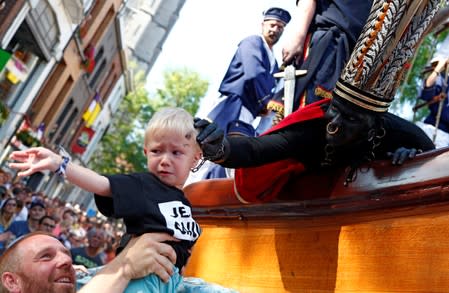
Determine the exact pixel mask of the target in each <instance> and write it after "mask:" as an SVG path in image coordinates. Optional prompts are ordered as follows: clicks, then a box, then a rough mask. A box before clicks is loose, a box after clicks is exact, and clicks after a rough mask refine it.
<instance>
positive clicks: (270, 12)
mask: <svg viewBox="0 0 449 293" xmlns="http://www.w3.org/2000/svg"><path fill="white" fill-rule="evenodd" d="M291 18H292V17H291V16H290V13H288V11H287V10H285V9H282V8H279V7H271V8H269V9H267V10H265V11H264V12H263V20H269V19H275V20H280V21H282V22H283V23H285V24H287V23H288V22H289V21H290V19H291Z"/></svg>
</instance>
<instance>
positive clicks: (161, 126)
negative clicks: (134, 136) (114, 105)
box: [144, 108, 200, 150]
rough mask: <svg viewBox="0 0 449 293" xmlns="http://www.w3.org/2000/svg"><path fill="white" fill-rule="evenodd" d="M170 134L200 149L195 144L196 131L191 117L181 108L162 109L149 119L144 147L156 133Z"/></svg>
mask: <svg viewBox="0 0 449 293" xmlns="http://www.w3.org/2000/svg"><path fill="white" fill-rule="evenodd" d="M161 132H171V133H173V132H174V133H176V134H179V135H180V136H183V137H185V138H186V139H187V140H189V141H192V142H193V145H194V146H196V147H197V148H198V150H199V149H200V147H199V145H198V144H197V143H196V136H197V134H198V132H197V130H196V129H195V128H194V127H193V117H192V115H190V113H189V112H187V111H186V110H184V109H182V108H162V109H160V110H159V111H157V112H156V113H154V114H153V117H151V119H150V122H148V126H147V128H146V130H145V138H144V145H145V146H146V145H147V144H148V142H149V141H150V140H151V137H152V136H154V135H155V134H157V133H161Z"/></svg>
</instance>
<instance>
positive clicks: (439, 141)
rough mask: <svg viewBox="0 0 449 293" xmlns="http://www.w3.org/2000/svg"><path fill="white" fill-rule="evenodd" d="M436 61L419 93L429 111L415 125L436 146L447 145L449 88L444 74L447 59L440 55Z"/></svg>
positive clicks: (448, 134)
mask: <svg viewBox="0 0 449 293" xmlns="http://www.w3.org/2000/svg"><path fill="white" fill-rule="evenodd" d="M436 61H437V64H436V66H435V68H434V70H433V71H432V72H431V73H430V74H429V76H428V77H427V78H426V80H425V81H424V87H423V89H422V90H421V93H420V95H419V98H420V99H422V100H424V101H426V102H427V104H428V107H429V111H430V112H429V115H428V116H427V117H426V119H425V120H424V123H422V122H418V123H417V125H418V126H420V127H421V128H422V129H423V130H424V131H425V132H426V134H427V135H428V136H429V137H430V138H432V139H433V140H434V142H435V145H436V146H437V147H445V146H448V145H449V103H448V99H447V93H448V92H449V88H448V86H447V84H448V77H447V76H446V66H447V62H448V59H447V58H443V57H440V58H437V60H436ZM436 128H437V129H438V130H436Z"/></svg>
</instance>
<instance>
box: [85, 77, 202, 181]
mask: <svg viewBox="0 0 449 293" xmlns="http://www.w3.org/2000/svg"><path fill="white" fill-rule="evenodd" d="M135 83H136V89H135V91H133V92H131V93H129V94H128V95H126V96H125V97H124V98H123V100H122V101H121V103H120V106H119V109H118V111H117V113H116V115H114V117H113V119H112V122H111V125H110V126H109V128H108V130H107V132H106V134H105V135H104V136H103V138H102V140H101V143H100V145H99V147H98V149H97V151H96V152H95V154H94V155H93V156H92V158H91V160H90V162H89V166H90V167H91V168H92V169H94V170H96V171H97V172H100V173H107V174H116V173H129V172H143V171H145V170H146V169H147V168H146V159H145V156H144V154H143V146H142V142H143V134H144V130H145V127H146V124H147V123H148V121H149V119H150V118H151V116H152V114H153V113H154V112H155V111H157V110H158V109H159V108H161V107H166V106H172V107H182V108H184V109H186V110H187V111H189V112H190V113H191V114H192V115H194V114H195V113H196V111H197V110H198V107H199V101H200V99H201V98H202V97H203V96H204V95H205V93H206V91H207V88H208V82H207V81H205V80H203V79H201V78H200V76H199V74H198V73H196V72H193V71H190V70H187V69H182V70H172V71H167V72H165V73H164V86H165V87H164V88H163V89H158V90H157V93H156V95H155V96H154V97H151V98H149V97H148V92H147V91H146V89H145V87H144V77H143V74H138V75H136V81H135Z"/></svg>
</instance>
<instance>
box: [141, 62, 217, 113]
mask: <svg viewBox="0 0 449 293" xmlns="http://www.w3.org/2000/svg"><path fill="white" fill-rule="evenodd" d="M208 87H209V82H208V81H205V80H203V79H201V77H200V75H199V74H198V73H197V72H194V71H192V70H189V69H187V68H181V69H178V70H168V71H165V72H164V88H162V89H157V93H156V95H155V96H154V97H152V98H151V101H150V104H151V105H152V106H153V107H154V109H159V108H160V107H182V108H184V109H186V110H187V111H188V112H189V113H191V114H192V115H195V114H196V112H197V111H198V107H199V102H200V99H201V98H202V97H204V95H205V94H206V91H207V88H208Z"/></svg>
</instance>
